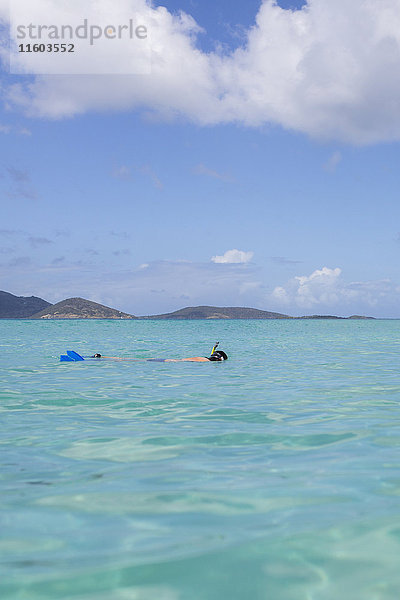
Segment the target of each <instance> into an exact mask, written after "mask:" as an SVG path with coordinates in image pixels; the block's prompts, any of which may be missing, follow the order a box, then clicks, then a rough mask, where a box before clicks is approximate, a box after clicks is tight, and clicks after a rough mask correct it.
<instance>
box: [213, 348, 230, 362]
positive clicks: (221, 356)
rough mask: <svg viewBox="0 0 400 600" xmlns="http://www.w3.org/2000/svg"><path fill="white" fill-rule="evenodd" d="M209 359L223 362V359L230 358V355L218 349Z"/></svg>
mask: <svg viewBox="0 0 400 600" xmlns="http://www.w3.org/2000/svg"><path fill="white" fill-rule="evenodd" d="M208 360H211V361H220V362H221V361H223V360H228V356H227V355H226V354H225V352H223V351H222V350H217V351H216V352H213V353H212V354H211V356H210V357H209V359H208Z"/></svg>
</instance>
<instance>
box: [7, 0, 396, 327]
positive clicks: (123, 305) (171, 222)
mask: <svg viewBox="0 0 400 600" xmlns="http://www.w3.org/2000/svg"><path fill="white" fill-rule="evenodd" d="M21 1H23V0H21ZM122 1H123V4H124V6H125V8H126V6H128V8H129V4H130V3H129V0H121V2H122ZM140 2H142V4H143V2H144V0H140ZM140 2H139V0H132V3H131V5H132V6H133V5H135V7H137V6H138V5H139V3H140ZM116 4H118V3H116ZM328 4H329V3H327V2H326V1H325V0H314V2H313V6H311V5H310V6H307V5H305V6H304V3H303V2H301V3H296V2H279V3H278V4H274V3H271V2H265V3H261V2H258V1H253V0H251V1H248V2H235V1H232V0H230V1H229V2H228V0H219V1H218V0H216V1H214V2H208V1H207V0H202V1H201V2H200V1H199V2H195V1H183V0H182V1H181V2H180V1H179V0H170V1H166V2H164V3H161V2H155V3H153V6H152V7H151V8H150V7H148V10H153V11H157V9H158V7H159V6H161V5H162V6H164V7H166V9H167V11H168V13H165V14H166V15H167V17H166V18H167V19H169V21H168V23H174V28H175V29H174V32H173V34H171V33H170V31H169V30H168V31H166V27H167V25H163V22H161V25H159V27H160V31H159V30H157V31H156V32H155V34H154V36H155V37H153V41H154V39H155V40H156V42H157V43H158V41H159V39H160V40H161V38H162V35H165V39H166V41H164V44H165V46H163V45H162V44H161V42H160V46H161V47H162V48H163V49H164V52H165V55H166V57H167V58H166V62H167V60H171V61H176V63H174V65H173V66H174V70H173V71H172V70H171V74H170V75H169V76H168V78H167V77H166V78H165V79H163V73H162V71H161V70H160V72H159V73H158V72H157V69H156V70H155V71H153V73H152V74H151V75H149V76H146V75H143V76H137V77H136V78H135V76H133V77H132V76H127V77H125V78H124V77H123V76H120V77H113V76H107V75H104V76H101V75H100V76H97V77H96V78H95V79H91V78H90V77H85V76H82V75H80V76H75V77H74V76H67V75H54V76H45V77H41V76H40V75H37V76H34V75H33V76H21V75H12V74H10V73H8V72H7V67H6V65H4V69H3V74H2V94H3V101H2V109H1V114H0V136H1V137H0V143H1V145H2V165H1V177H0V190H1V198H2V208H3V210H2V214H3V219H2V222H1V226H0V264H1V267H0V268H1V285H0V288H1V289H3V290H6V291H9V292H11V293H14V294H17V295H32V294H33V295H37V296H40V297H42V298H45V299H47V300H49V301H51V302H56V301H59V300H62V299H64V298H66V297H71V296H82V297H86V298H88V299H92V300H95V301H98V302H102V303H105V304H108V305H111V306H113V307H115V308H118V309H121V310H125V311H128V312H131V313H133V314H137V315H141V314H154V313H160V312H167V311H171V310H176V309H178V308H182V307H183V306H194V305H198V304H210V305H219V306H254V307H257V308H262V309H265V310H276V311H280V312H284V313H289V314H293V315H299V314H316V313H333V314H339V315H349V314H356V313H362V314H370V315H373V316H378V317H400V308H399V306H400V303H399V299H400V273H399V268H398V265H399V252H400V241H399V231H400V227H399V210H400V209H399V201H398V190H399V167H398V161H399V146H398V138H399V132H400V124H399V123H400V119H399V116H400V115H399V114H398V113H399V112H400V111H398V109H397V104H396V102H397V100H398V99H399V96H400V93H399V92H398V88H397V80H398V76H397V79H396V82H394V83H393V78H392V79H391V77H390V76H391V73H390V69H394V68H395V67H396V61H397V58H398V55H397V52H398V47H400V40H399V39H398V38H396V35H397V34H396V32H395V31H394V29H392V27H391V22H392V19H391V18H389V17H390V14H385V13H384V11H382V9H381V8H380V6H382V5H380V4H379V3H378V2H376V6H375V4H374V2H371V7H372V8H371V11H372V9H376V11H377V12H376V14H375V13H371V14H365V13H363V12H362V5H361V2H358V0H357V1H355V3H354V6H353V7H352V8H351V9H349V10H348V13H349V14H348V15H346V12H344V15H343V7H342V15H341V19H339V17H338V19H337V21H336V20H335V17H336V16H337V15H336V14H329V11H332V10H333V8H332V6H331V7H329V6H328ZM338 4H341V1H340V2H339V3H338ZM387 4H388V7H387V9H388V10H389V8H396V6H397V4H398V2H397V0H393V2H388V3H387ZM266 5H268V6H266ZM132 6H131V8H132ZM343 6H347V5H346V4H344V5H343ZM357 6H358V11H359V13H358V15H357V12H356V9H357ZM302 7H303V8H302ZM301 8H302V10H301ZM180 10H182V11H184V12H185V13H186V14H188V15H191V16H192V17H193V19H194V20H195V21H196V23H197V24H198V25H199V26H200V27H201V28H202V31H197V32H196V31H193V28H194V25H193V22H192V25H191V28H192V30H191V31H190V32H189V33H188V32H187V24H186V25H182V18H181V17H179V11H180ZM262 10H264V12H262ZM338 10H339V8H338ZM146 14H147V13H146ZM157 14H159V13H157ZM165 14H164V16H165ZM377 15H378V16H380V18H381V20H380V21H379V23H380V31H381V30H382V28H385V27H387V28H388V31H387V32H386V33H385V35H384V39H383V41H382V40H380V41H379V44H378V42H376V43H377V44H378V45H377V48H378V50H377V49H376V48H374V47H371V48H370V49H368V47H367V49H365V47H364V50H363V53H361V54H360V51H359V47H358V45H357V44H356V42H354V39H353V37H354V36H351V39H350V36H349V34H348V31H350V30H351V29H352V26H353V25H354V24H355V19H356V18H359V20H361V23H362V22H363V20H364V21H365V27H366V28H367V25H368V27H369V28H371V27H373V25H372V23H373V22H375V21H376V16H377ZM174 19H175V21H174ZM256 19H257V20H256ZM343 19H344V20H343ZM346 19H347V20H346ZM326 23H331V24H332V28H333V29H335V27H336V28H337V30H336V32H333V33H332V39H331V40H329V39H328V40H327V41H325V40H326V37H327V36H326V35H323V33H324V29H323V28H324V26H325V27H326ZM162 27H164V30H162ZM168 27H169V25H168ZM179 28H180V29H179ZM176 30H178V34H179V35H180V36H181V38H180V39H178V41H177V40H176V37H175V31H176ZM303 30H304V31H306V33H307V35H305V34H303V33H302V32H303ZM250 32H253V33H250ZM299 32H300V33H299ZM321 32H322V33H321ZM334 33H335V35H334ZM167 34H168V36H169V37H168V36H167ZM178 34H176V35H178ZM251 35H252V36H253V37H250V36H251ZM157 36H159V38H158V37H157ZM285 36H287V37H285ZM313 36H314V38H315V40H314V38H313ZM346 36H347V37H346ZM328 37H329V36H328ZM162 39H163V40H164V38H162ZM305 39H307V42H305V41H303V40H305ZM388 39H389V40H390V44H391V46H390V45H389V46H388V47H387V44H389V42H387V40H388ZM292 40H294V41H293V47H292V46H291V43H292ZM321 40H322V41H321ZM335 40H337V47H336V46H335V44H336V41H335ZM167 42H168V44H169V45H167ZM182 44H183V46H182ZM313 44H314V46H315V47H314V46H313ZM324 44H326V47H324ZM346 44H347V46H346ZM366 44H367V46H368V41H367V42H366ZM175 45H176V53H175V54H173V52H174V50H175ZM364 46H365V44H364ZM182 47H183V48H184V49H185V48H186V49H187V54H184V57H183V56H182ZM343 48H345V50H346V53H347V54H346V56H347V58H346V60H345V62H343V61H342V53H343ZM238 49H239V50H238ZM366 50H369V51H370V53H371V54H370V56H372V55H373V56H374V57H376V64H374V65H372V66H371V60H370V59H369V58H368V52H367V51H366ZM263 53H264V54H263ZM161 54H162V53H161ZM364 54H366V57H365V58H364ZM325 55H326V57H325V59H324V60H326V62H325V63H324V62H322V63H321V61H323V57H324V56H325ZM321 57H322V58H321ZM349 57H350V58H349ZM3 58H4V55H3ZM183 59H184V60H185V61H186V63H185V65H184V64H183ZM367 59H368V60H367ZM199 60H200V61H201V64H200V63H199ZM280 61H281V62H280ZM363 61H365V62H363ZM295 62H296V65H295V69H294V67H293V64H294V63H295ZM275 63H276V64H277V66H276V68H275ZM199 64H200V66H199ZM349 64H350V65H352V70H351V71H350V72H349V73H347V68H348V65H349ZM204 65H205V66H204ZM299 65H301V68H300V67H299ZM253 67H254V72H252V69H253ZM163 68H164V67H163ZM385 68H387V69H389V71H388V73H387V76H385V75H384V74H382V73H384V69H385ZM185 69H187V71H186V70H185ZM293 69H294V70H293ZM210 73H211V75H210ZM298 73H300V74H301V77H303V80H302V81H300V82H298V83H296V87H292V80H293V79H294V78H296V77H297V76H298ZM378 74H379V76H378ZM299 77H300V76H299ZM157 78H158V80H157ZM217 78H220V82H222V83H219V84H218V85H220V89H219V92H218V97H217V94H216V93H215V92H214V91H213V89H212V86H214V82H215V80H216V79H217ZM128 80H129V81H128ZM133 80H134V81H133ZM355 80H356V81H359V82H362V83H360V84H359V85H357V86H356V85H355V84H354V81H355ZM171 81H172V83H171ZM198 82H201V86H199V89H198V90H197V89H196V86H197V83H198ZM169 86H171V88H169ZM399 87H400V86H399ZM143 90H144V91H143ZM210 90H211V91H210ZM221 90H222V91H221ZM304 90H305V91H304ZM186 95H187V97H186ZM310 98H311V100H310ZM391 99H392V101H391ZM380 100H381V101H380ZM392 105H393V106H392Z"/></svg>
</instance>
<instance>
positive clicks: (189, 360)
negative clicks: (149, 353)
mask: <svg viewBox="0 0 400 600" xmlns="http://www.w3.org/2000/svg"><path fill="white" fill-rule="evenodd" d="M165 362H210V361H209V360H208V358H204V356H193V357H192V358H167V360H166V361H165Z"/></svg>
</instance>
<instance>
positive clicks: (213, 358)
mask: <svg viewBox="0 0 400 600" xmlns="http://www.w3.org/2000/svg"><path fill="white" fill-rule="evenodd" d="M218 346H219V342H217V343H216V344H215V346H214V347H213V349H212V350H211V354H210V356H208V357H206V356H192V357H191V358H119V357H118V356H102V355H101V354H98V353H97V354H94V355H93V356H91V357H90V358H111V359H113V360H144V361H146V362H223V361H224V360H228V356H227V354H225V352H224V351H223V350H217V348H218Z"/></svg>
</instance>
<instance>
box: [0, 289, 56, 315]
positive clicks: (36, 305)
mask: <svg viewBox="0 0 400 600" xmlns="http://www.w3.org/2000/svg"><path fill="white" fill-rule="evenodd" d="M49 306H51V304H50V302H46V300H42V298H37V297H36V296H29V297H25V296H14V295H13V294H9V293H8V292H1V291H0V318H1V319H27V318H29V317H31V316H32V315H34V314H35V313H38V312H39V311H41V310H44V309H46V308H48V307H49Z"/></svg>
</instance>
